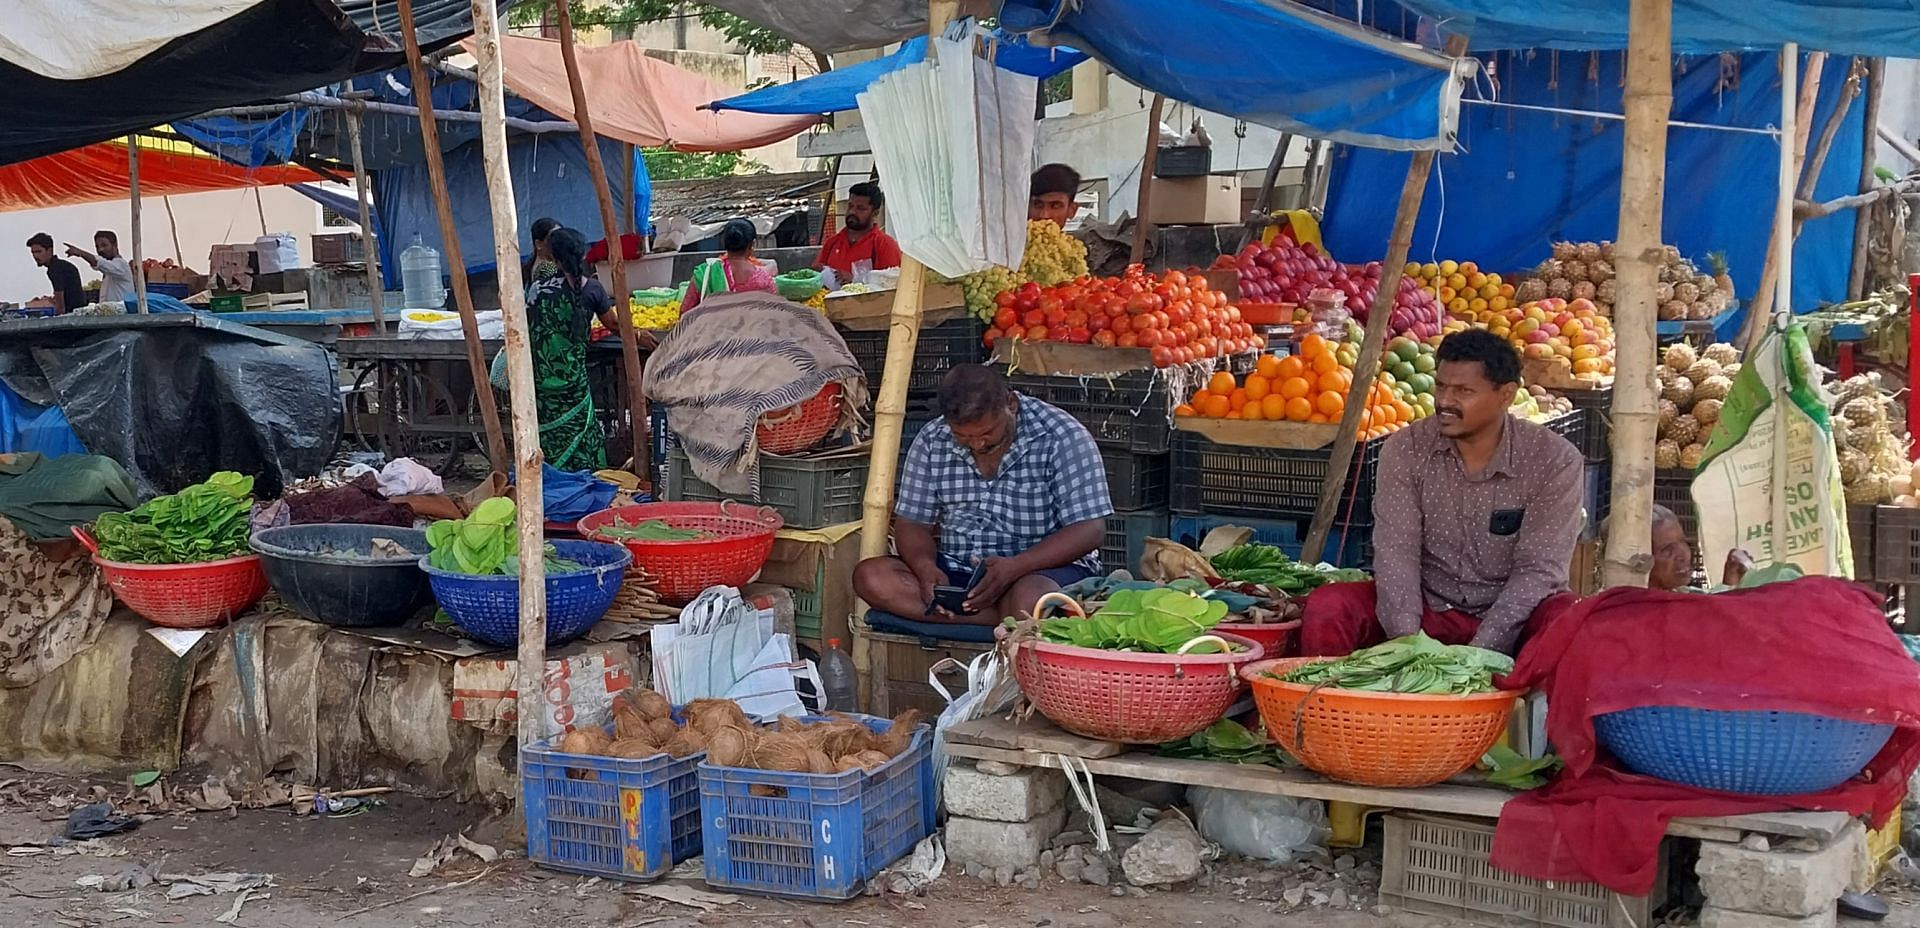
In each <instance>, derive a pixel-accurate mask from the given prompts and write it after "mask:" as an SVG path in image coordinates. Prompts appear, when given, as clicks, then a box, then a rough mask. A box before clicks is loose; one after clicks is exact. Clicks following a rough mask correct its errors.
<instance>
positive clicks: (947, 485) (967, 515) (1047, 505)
mask: <svg viewBox="0 0 1920 928" xmlns="http://www.w3.org/2000/svg"><path fill="white" fill-rule="evenodd" d="M940 411H941V417H940V418H938V419H935V420H933V422H931V423H929V424H928V425H927V427H926V428H924V429H922V430H921V431H920V434H919V435H918V436H916V437H915V438H914V441H913V445H912V447H910V448H909V449H908V450H907V458H906V463H905V465H904V466H903V467H902V469H901V473H900V487H899V494H898V496H897V497H896V499H895V501H894V510H893V512H894V520H893V540H894V550H895V551H897V552H898V555H897V556H894V557H877V558H871V559H869V560H866V561H862V562H861V563H860V566H859V567H857V568H855V570H854V573H853V588H854V591H855V592H856V593H858V594H859V596H860V598H861V599H863V600H865V601H866V602H867V603H868V604H869V605H871V606H873V607H874V608H876V609H879V610H881V611H883V612H890V613H893V614H894V615H897V616H900V617H902V618H906V619H924V620H927V621H934V622H953V623H965V624H972V625H995V624H998V623H999V622H1000V620H1001V619H1003V618H1005V617H1007V616H1012V615H1018V614H1020V613H1023V612H1027V611H1030V610H1032V608H1033V604H1034V602H1035V601H1036V600H1038V599H1039V598H1040V597H1041V596H1042V595H1044V594H1046V593H1049V592H1052V591H1054V590H1058V589H1060V588H1061V587H1063V586H1067V585H1069V584H1072V583H1074V582H1076V581H1079V580H1083V579H1085V578H1087V577H1091V576H1093V575H1094V573H1095V572H1097V571H1098V570H1099V569H1100V559H1099V557H1098V555H1097V554H1096V553H1095V552H1096V551H1097V550H1098V549H1099V547H1100V542H1101V540H1102V539H1103V538H1104V536H1105V533H1106V519H1107V517H1108V516H1110V515H1112V514H1113V501H1112V499H1111V498H1110V497H1109V496H1108V495H1107V474H1106V468H1105V467H1104V466H1103V465H1102V464H1101V461H1100V449H1099V448H1098V447H1097V446H1095V445H1094V443H1093V436H1092V435H1090V434H1088V433H1087V430H1086V427H1084V426H1082V425H1081V424H1080V423H1078V422H1076V421H1074V419H1073V417H1071V416H1069V415H1067V414H1066V413H1065V412H1062V411H1061V410H1059V409H1057V408H1055V407H1053V406H1050V405H1048V404H1046V403H1043V402H1041V401H1039V400H1036V399H1033V398H1032V397H1027V396H1021V395H1019V394H1017V393H1015V392H1013V389H1012V387H1010V386H1009V385H1008V383H1007V378H1006V377H1005V376H1003V375H1002V374H1001V373H1000V372H999V371H997V370H994V369H993V368H990V367H987V366H984V365H977V364H968V365H962V366H960V367H956V368H954V369H952V370H950V371H948V372H947V375H946V378H945V379H943V380H942V381H941V383H940ZM961 584H966V587H965V588H964V591H962V590H961V589H958V587H959V586H960V585H961ZM956 606H957V607H958V608H955V607H956Z"/></svg>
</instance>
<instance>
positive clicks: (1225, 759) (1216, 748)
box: [1160, 719, 1299, 767]
mask: <svg viewBox="0 0 1920 928" xmlns="http://www.w3.org/2000/svg"><path fill="white" fill-rule="evenodd" d="M1160 756H1161V757H1181V758H1186V759H1188V760H1212V761H1220V762H1222V763H1228V764H1269V765H1272V766H1275V767H1296V766H1299V764H1298V763H1297V762H1296V761H1295V760H1294V759H1293V758H1292V757H1289V756H1287V755H1286V754H1284V753H1282V752H1281V751H1280V750H1279V749H1278V748H1276V747H1274V746H1273V742H1271V741H1268V740H1267V734H1266V732H1264V731H1261V730H1259V729H1254V730H1251V731H1249V730H1248V729H1247V727H1246V726H1245V725H1242V724H1240V723H1239V722H1236V721H1234V720H1232V719H1221V720H1220V721H1218V722H1215V723H1213V724H1212V725H1211V726H1208V727H1207V728H1204V729H1202V730H1200V731H1198V732H1195V733H1194V734H1193V735H1191V736H1190V737H1186V738H1182V739H1180V740H1178V741H1169V742H1167V743H1165V744H1163V745H1161V746H1160Z"/></svg>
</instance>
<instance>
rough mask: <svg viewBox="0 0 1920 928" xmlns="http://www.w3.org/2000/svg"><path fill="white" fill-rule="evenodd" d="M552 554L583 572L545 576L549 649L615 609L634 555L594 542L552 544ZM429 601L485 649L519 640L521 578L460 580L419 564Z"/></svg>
mask: <svg viewBox="0 0 1920 928" xmlns="http://www.w3.org/2000/svg"><path fill="white" fill-rule="evenodd" d="M549 544H551V545H553V548H554V553H555V554H556V555H558V556H559V557H561V558H564V559H566V560H569V561H576V562H578V563H580V564H582V565H584V566H585V568H586V569H584V570H577V571H574V572H572V573H565V574H548V575H547V644H549V645H556V644H561V643H563V642H567V641H572V640H573V639H575V638H578V637H580V636H581V635H584V634H586V633H587V629H589V628H592V627H593V624H594V623H595V622H598V621H600V617H601V616H603V615H606V614H607V607H608V606H611V605H613V597H614V594H616V593H619V592H620V582H621V581H622V580H623V579H625V578H626V574H627V565H628V564H631V563H633V555H632V554H631V553H629V552H628V551H627V549H626V548H624V547H621V546H620V545H610V544H604V543H602V542H597V541H553V542H549ZM420 569H421V570H424V571H426V572H427V581H428V583H429V584H431V585H432V587H433V598H434V599H436V600H438V601H439V603H440V608H442V609H445V610H446V611H447V615H448V617H450V618H452V619H453V624H455V625H458V626H460V630H461V631H464V632H466V633H467V634H469V635H472V636H473V637H475V638H478V639H480V640H481V641H484V642H486V643H487V644H491V645H497V646H499V647H509V646H511V645H514V644H516V643H518V642H519V640H520V578H519V577H513V576H505V575H494V574H489V575H486V576H478V575H475V574H460V573H454V572H452V571H446V570H441V569H439V568H437V567H435V566H433V565H432V564H429V563H427V559H426V558H424V557H423V558H421V559H420Z"/></svg>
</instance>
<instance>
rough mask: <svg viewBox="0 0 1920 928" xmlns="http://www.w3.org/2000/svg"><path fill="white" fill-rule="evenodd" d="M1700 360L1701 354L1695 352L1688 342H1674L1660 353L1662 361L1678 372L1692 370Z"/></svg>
mask: <svg viewBox="0 0 1920 928" xmlns="http://www.w3.org/2000/svg"><path fill="white" fill-rule="evenodd" d="M1699 360H1700V356H1699V355H1697V354H1695V353H1694V351H1693V346H1692V345H1689V344H1687V343H1686V342H1674V343H1673V344H1671V345H1668V346H1667V350H1665V351H1663V352H1661V353H1660V363H1662V364H1664V365H1666V366H1667V367H1669V368H1671V369H1672V370H1673V372H1674V373H1676V374H1683V373H1686V372H1687V371H1689V370H1692V368H1693V366H1694V364H1695V363H1697V362H1699Z"/></svg>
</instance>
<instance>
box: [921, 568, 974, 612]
mask: <svg viewBox="0 0 1920 928" xmlns="http://www.w3.org/2000/svg"><path fill="white" fill-rule="evenodd" d="M985 574H986V570H985V565H984V564H975V565H973V574H972V575H971V576H969V577H968V578H967V585H966V586H936V587H934V588H933V602H932V604H930V605H928V606H927V614H928V615H933V614H934V611H935V610H938V609H945V610H947V611H948V612H951V613H953V614H954V615H970V614H971V613H969V612H968V610H967V594H968V593H971V592H973V588H974V587H976V586H979V585H980V579H981V577H983V576H985ZM973 611H974V612H978V611H979V610H977V609H976V610H973Z"/></svg>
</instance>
